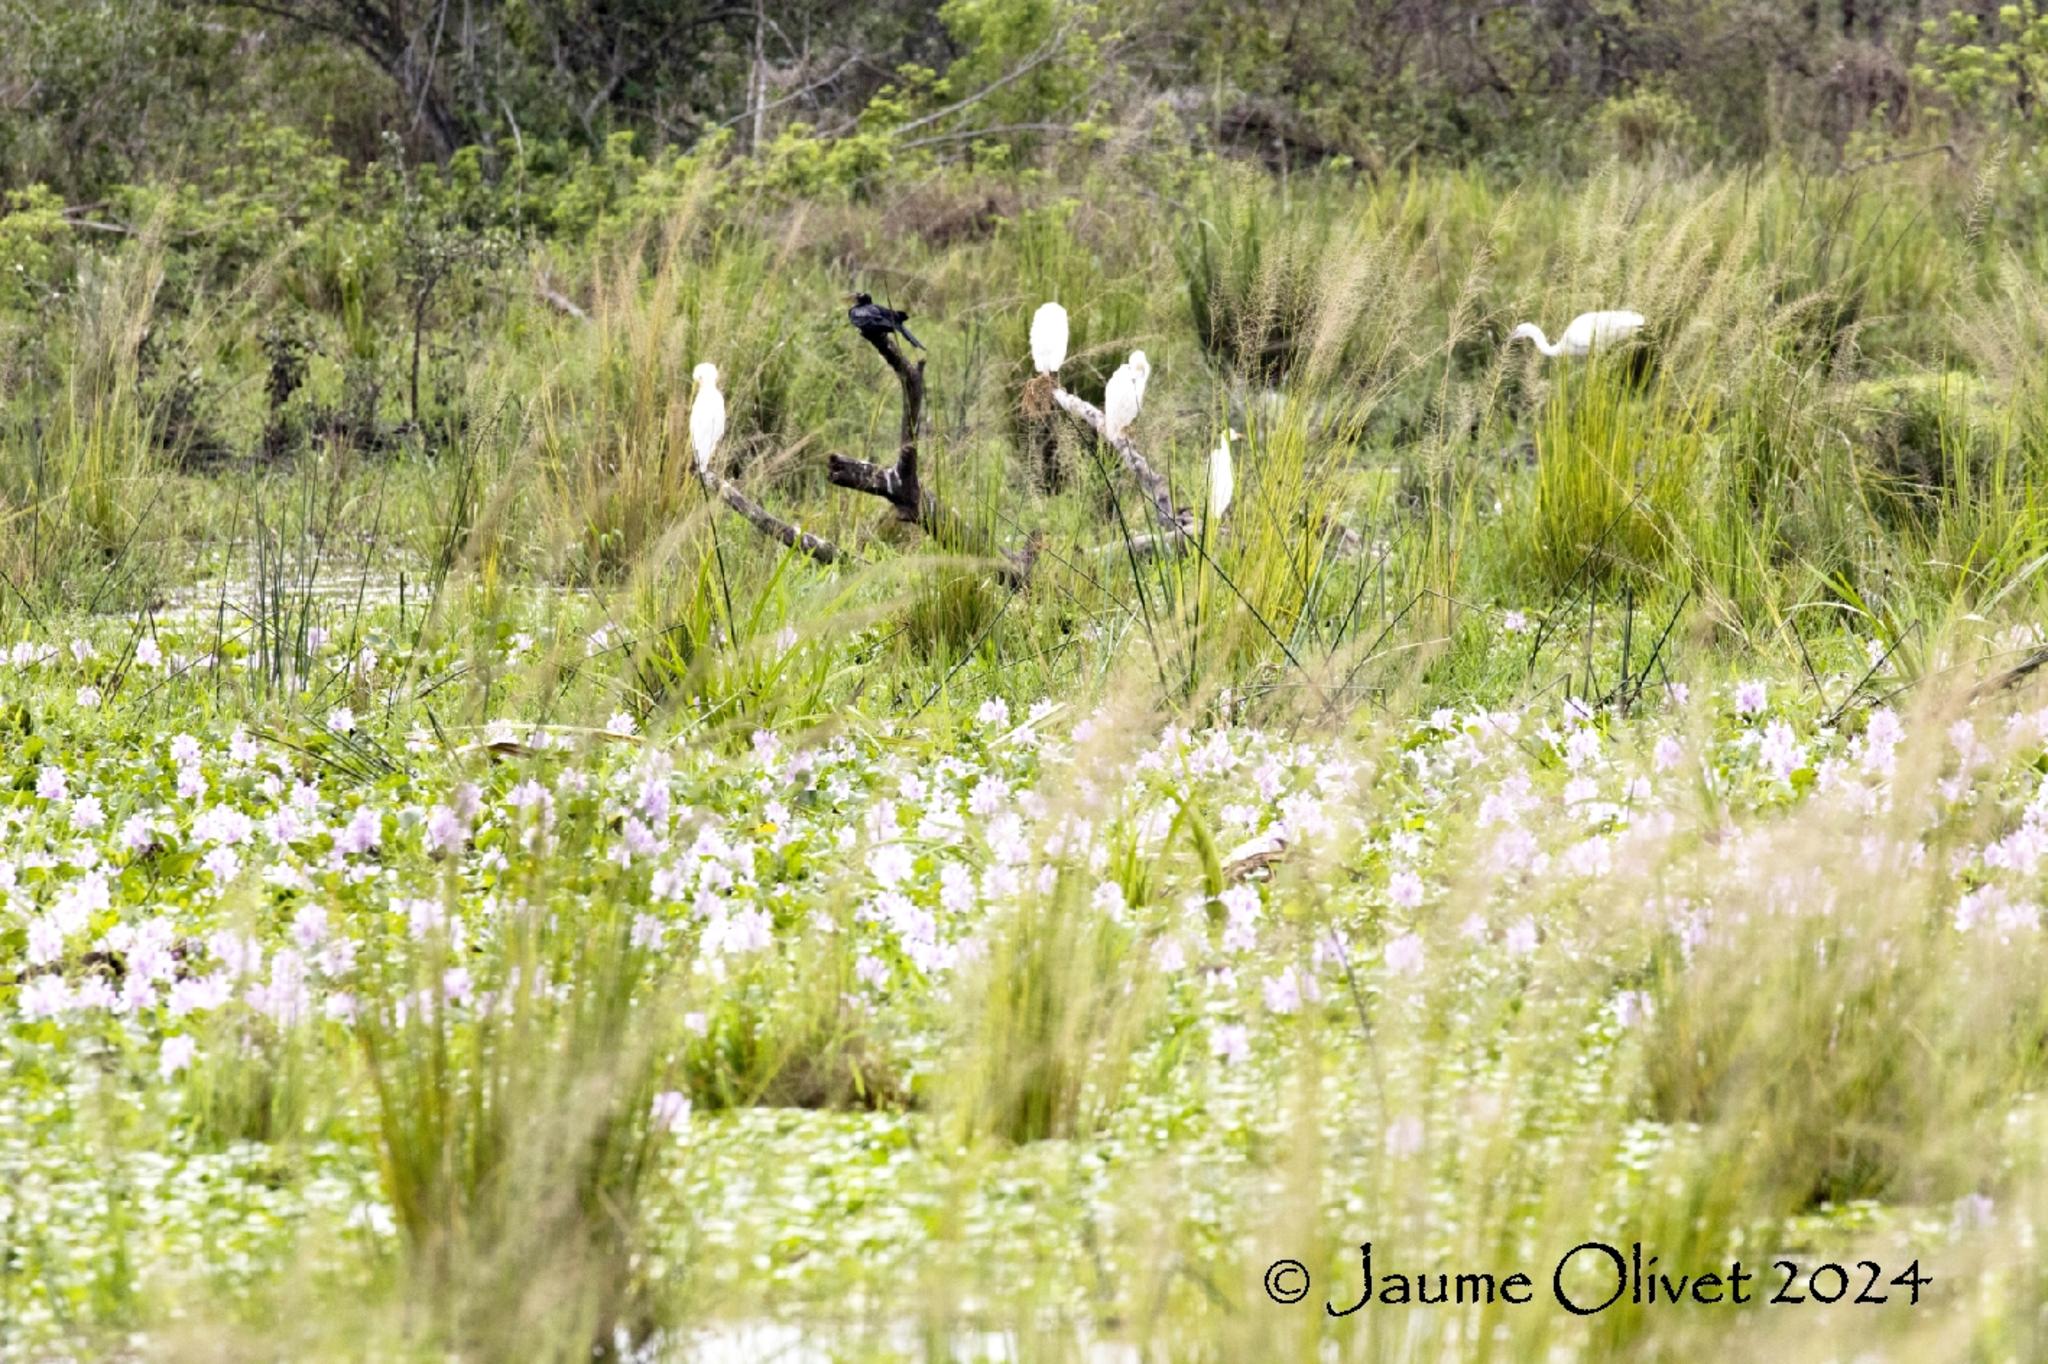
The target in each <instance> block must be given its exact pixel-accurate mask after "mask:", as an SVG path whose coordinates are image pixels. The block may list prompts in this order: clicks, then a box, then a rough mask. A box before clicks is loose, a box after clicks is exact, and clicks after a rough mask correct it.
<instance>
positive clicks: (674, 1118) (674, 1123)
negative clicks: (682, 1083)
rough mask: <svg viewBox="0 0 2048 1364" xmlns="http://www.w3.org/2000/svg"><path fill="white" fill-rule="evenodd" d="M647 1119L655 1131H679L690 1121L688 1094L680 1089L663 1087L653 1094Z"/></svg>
mask: <svg viewBox="0 0 2048 1364" xmlns="http://www.w3.org/2000/svg"><path fill="white" fill-rule="evenodd" d="M648 1118H649V1120H650V1121H651V1122H652V1123H653V1124H654V1130H655V1131H657V1132H681V1131H682V1130H683V1129H684V1128H685V1127H686V1126H688V1125H689V1121H690V1096H689V1095H687V1094H685V1093H683V1092H682V1091H681V1090H680V1089H665V1090H663V1091H662V1092H661V1093H659V1094H657V1095H655V1096H654V1104H653V1107H652V1108H651V1109H650V1110H649V1113H648Z"/></svg>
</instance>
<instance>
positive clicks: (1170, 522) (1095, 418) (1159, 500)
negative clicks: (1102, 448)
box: [1052, 388, 1195, 538]
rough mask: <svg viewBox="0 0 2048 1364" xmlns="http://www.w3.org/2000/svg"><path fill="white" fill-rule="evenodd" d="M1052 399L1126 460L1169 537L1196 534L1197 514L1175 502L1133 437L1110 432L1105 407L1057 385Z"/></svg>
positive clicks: (1127, 467) (1127, 466) (1119, 457)
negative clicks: (1076, 395)
mask: <svg viewBox="0 0 2048 1364" xmlns="http://www.w3.org/2000/svg"><path fill="white" fill-rule="evenodd" d="M1052 398H1053V401H1054V402H1056V403H1058V404H1059V405H1060V407H1061V408H1062V409H1064V410H1065V412H1066V414H1067V415H1068V416H1070V417H1072V418H1073V419H1074V420H1075V421H1078V422H1080V423H1081V424H1083V425H1084V426H1087V427H1089V428H1090V429H1092V430H1093V431H1094V432H1095V434H1096V435H1098V436H1101V437H1102V439H1103V440H1104V441H1106V442H1108V444H1109V448H1110V449H1112V450H1114V451H1116V453H1117V458H1118V459H1121V460H1122V461H1123V464H1124V468H1125V469H1127V470H1129V471H1130V475H1131V477H1132V478H1134V479H1136V480H1137V481H1138V487H1139V489H1140V490H1141V491H1143V492H1144V494H1145V496H1146V498H1147V499H1148V500H1149V501H1150V502H1151V503H1152V512H1153V515H1155V516H1156V517H1158V518H1159V524H1160V526H1161V527H1163V528H1164V529H1165V531H1166V533H1167V534H1168V535H1169V536H1173V537H1176V538H1179V537H1183V536H1187V535H1191V534H1193V533H1194V529H1195V514H1194V513H1193V512H1191V511H1187V510H1185V509H1183V508H1180V507H1176V506H1174V505H1173V490H1172V489H1171V488H1169V487H1167V486H1166V479H1165V478H1163V477H1162V476H1161V475H1160V473H1159V471H1158V470H1157V469H1154V468H1153V467H1152V465H1151V464H1150V463H1149V462H1147V460H1146V459H1145V456H1144V455H1143V454H1142V453H1140V452H1139V450H1138V447H1137V446H1135V445H1133V444H1132V443H1131V439H1130V437H1128V436H1112V435H1110V434H1109V426H1108V424H1107V423H1106V422H1105V421H1104V420H1103V416H1102V409H1100V408H1098V407H1096V406H1095V404H1093V403H1091V402H1088V401H1087V400H1085V399H1082V398H1077V397H1075V396H1074V395H1073V394H1071V393H1069V392H1067V391H1066V390H1065V389H1063V388H1054V389H1053V391H1052Z"/></svg>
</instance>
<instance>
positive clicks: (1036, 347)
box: [1031, 303, 1067, 374]
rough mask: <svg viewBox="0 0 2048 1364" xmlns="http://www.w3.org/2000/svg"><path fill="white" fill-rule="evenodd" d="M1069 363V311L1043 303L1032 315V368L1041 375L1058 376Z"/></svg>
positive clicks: (1052, 304)
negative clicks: (1064, 365)
mask: <svg viewBox="0 0 2048 1364" xmlns="http://www.w3.org/2000/svg"><path fill="white" fill-rule="evenodd" d="M1066 362H1067V310H1066V309H1065V308H1062V307H1061V306H1060V305H1059V304H1057V303H1041V304H1039V305H1038V311H1037V312H1035V313H1033V314H1032V315H1031V367H1032V368H1033V369H1035V370H1037V371H1038V372H1039V373H1040V374H1057V373H1059V371H1060V366H1061V365H1063V364H1065V363H1066Z"/></svg>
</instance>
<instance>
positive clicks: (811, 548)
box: [694, 464, 839, 564]
mask: <svg viewBox="0 0 2048 1364" xmlns="http://www.w3.org/2000/svg"><path fill="white" fill-rule="evenodd" d="M694 467H695V468H696V471H697V481H698V482H699V483H702V484H703V485H704V491H706V492H708V493H710V494H711V495H712V496H714V497H716V498H718V499H719V500H720V501H721V502H723V503H725V505H726V506H728V507H731V508H732V509H733V510H734V511H736V512H738V513H739V514H740V515H741V516H744V517H746V518H747V520H748V521H750V522H752V523H753V526H754V529H755V530H758V531H760V532H761V533H762V534H763V535H765V536H767V537H768V538H769V539H771V540H780V541H781V542H782V543H783V544H785V545H788V546H789V547H790V548H792V549H800V550H802V551H803V552H804V553H806V554H808V555H810V556H811V557H812V558H813V559H816V560H817V561H818V562H819V563H821V564H830V563H836V562H837V561H838V559H839V547H838V546H837V545H835V544H833V543H832V542H831V541H830V540H826V539H822V538H820V537H818V536H816V535H813V534H811V533H810V532H809V531H807V530H804V529H803V528H802V527H800V526H796V525H792V524H791V523H790V522H787V521H784V520H782V519H781V518H780V517H778V516H776V515H775V514H774V513H772V512H770V511H769V510H768V509H767V508H766V507H764V506H762V505H761V504H760V503H759V502H756V501H755V500H754V499H753V498H751V497H748V496H747V495H746V494H745V493H744V492H741V491H740V487H739V485H738V484H736V483H734V482H733V481H732V480H731V479H729V478H727V477H725V476H724V475H723V474H720V473H718V472H716V471H714V470H713V469H712V468H711V467H710V466H709V465H708V464H698V465H695V466H694Z"/></svg>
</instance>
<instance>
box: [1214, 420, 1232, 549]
mask: <svg viewBox="0 0 2048 1364" xmlns="http://www.w3.org/2000/svg"><path fill="white" fill-rule="evenodd" d="M1236 434H1237V432H1235V431H1229V430H1226V431H1225V432H1224V433H1223V439H1222V441H1221V443H1219V444H1218V445H1217V446H1216V448H1215V449H1214V450H1211V451H1210V452H1209V524H1210V525H1212V526H1213V525H1217V524H1218V523H1220V522H1221V521H1222V520H1223V513H1225V512H1227V511H1229V510H1230V499H1231V498H1232V497H1233V496H1234V495H1235V494H1236V492H1237V472H1236V470H1235V469H1233V468H1232V467H1231V463H1230V438H1231V437H1232V436H1234V435H1236Z"/></svg>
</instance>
